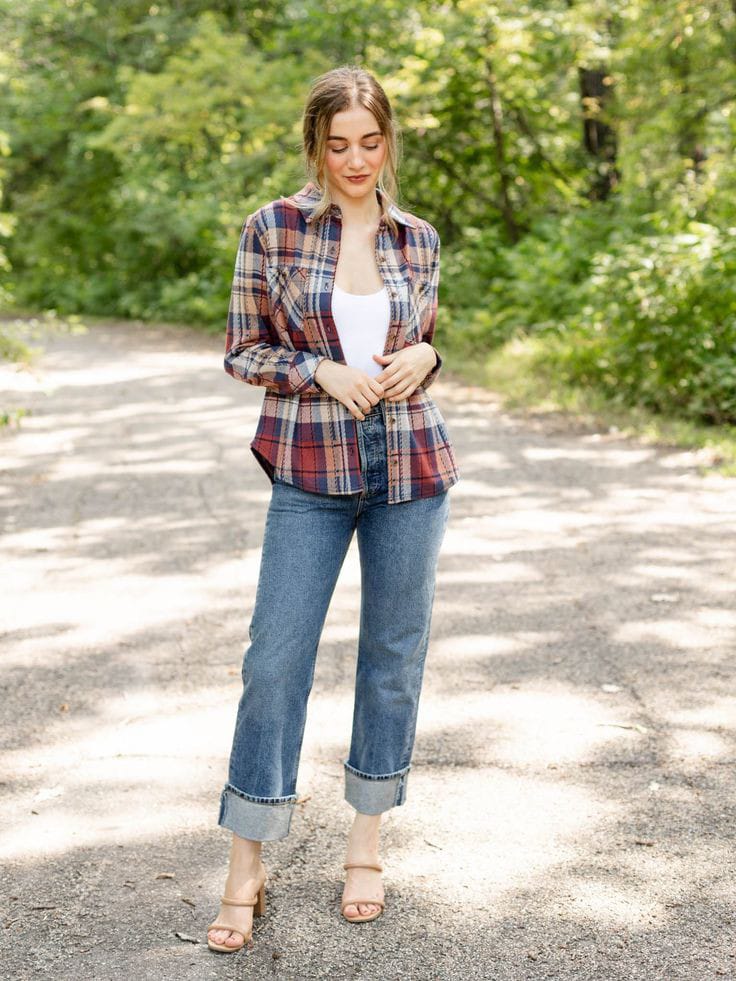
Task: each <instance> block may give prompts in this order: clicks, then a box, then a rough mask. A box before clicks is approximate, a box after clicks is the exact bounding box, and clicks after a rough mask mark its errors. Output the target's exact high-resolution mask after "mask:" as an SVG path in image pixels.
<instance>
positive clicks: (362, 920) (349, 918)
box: [340, 862, 386, 923]
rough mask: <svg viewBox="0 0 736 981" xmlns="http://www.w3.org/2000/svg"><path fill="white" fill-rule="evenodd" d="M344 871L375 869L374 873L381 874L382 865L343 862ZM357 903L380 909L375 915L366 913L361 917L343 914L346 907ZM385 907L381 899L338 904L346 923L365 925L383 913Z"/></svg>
mask: <svg viewBox="0 0 736 981" xmlns="http://www.w3.org/2000/svg"><path fill="white" fill-rule="evenodd" d="M342 867H343V868H344V869H375V870H376V872H383V866H382V865H371V864H370V863H367V862H344V863H343V866H342ZM358 903H370V904H371V905H373V906H380V907H381V908H380V909H379V910H377V911H376V912H375V913H366V914H365V915H361V916H347V915H346V913H345V907H346V906H357V905H358ZM385 907H386V904H385V902H384V901H383V900H382V899H343V901H342V903H341V904H340V912H341V913H342V915H343V916H344V917H345V919H346V920H347V921H348V923H367V922H368V921H369V920H375V919H376V918H377V917H379V916H380V915H381V913H383V911H384V909H385Z"/></svg>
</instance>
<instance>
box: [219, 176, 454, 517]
mask: <svg viewBox="0 0 736 981" xmlns="http://www.w3.org/2000/svg"><path fill="white" fill-rule="evenodd" d="M377 193H378V194H380V190H377ZM319 197H320V194H319V190H318V189H317V188H316V186H315V185H314V183H312V182H311V181H310V182H309V183H307V184H306V185H305V186H304V187H303V188H302V189H301V190H300V191H297V192H296V193H295V194H293V195H291V196H290V197H282V198H279V199H277V200H275V201H271V202H270V203H268V204H266V205H264V206H263V207H261V208H259V209H258V210H257V211H255V212H253V213H252V214H250V215H248V216H247V217H246V219H245V221H244V222H243V226H242V230H241V235H240V242H239V245H238V252H237V257H236V261H235V272H234V276H233V283H232V293H231V297H230V307H229V311H228V317H227V338H226V345H225V370H226V371H227V372H228V374H230V375H232V376H233V378H236V379H238V380H240V381H243V382H246V383H248V384H251V385H260V386H263V387H264V388H265V389H266V392H265V394H264V398H263V403H262V407H261V414H260V418H259V420H258V425H257V427H256V432H255V435H254V437H253V439H252V441H251V444H250V449H251V451H252V452H253V454H254V456H255V458H256V460H257V461H258V462H259V464H260V465H261V466H262V467H263V469H264V470H265V472H266V473H267V475H268V476H269V478H270V479H271V481H273V479H274V476H277V477H278V478H279V479H281V480H284V481H286V482H287V483H291V484H294V485H296V486H297V487H300V488H302V489H303V490H307V491H313V492H316V493H320V494H355V493H359V492H360V491H362V490H364V484H363V478H362V475H361V465H360V463H361V462H360V453H359V448H358V436H357V431H356V427H357V421H356V419H355V418H354V417H353V416H352V415H351V414H350V412H349V411H348V409H347V408H346V407H345V406H344V405H343V404H342V403H341V402H339V401H338V400H337V399H336V398H334V397H333V396H331V395H329V394H328V393H327V392H326V391H324V389H322V388H321V387H320V386H319V385H318V384H317V382H316V381H315V379H314V373H315V371H316V369H317V366H318V365H319V363H320V362H321V361H322V360H324V359H325V358H330V359H332V360H333V361H337V362H339V363H341V364H346V361H345V357H344V353H343V350H342V347H341V345H340V339H339V336H338V332H337V328H336V326H335V322H334V320H333V318H332V312H331V299H332V286H333V283H334V276H335V268H336V266H337V257H338V252H339V249H340V232H341V227H342V226H341V211H340V208H339V206H338V205H337V204H332V205H331V206H330V209H329V211H328V212H327V213H325V214H324V215H323V216H322V217H321V218H320V219H319V220H315V219H313V216H312V212H313V210H314V207H315V205H316V203H317V202H318V201H319ZM391 214H392V216H393V217H394V218H395V219H396V221H397V223H398V228H399V232H398V235H392V233H391V230H390V228H389V226H388V225H387V223H386V220H385V218H381V221H380V224H379V228H378V231H377V234H376V260H377V262H378V268H379V270H380V273H381V277H382V279H383V282H384V285H385V286H386V287H387V289H388V293H389V298H390V304H391V318H390V325H389V329H388V335H387V338H386V344H385V348H384V351H383V353H384V354H390V353H392V352H393V351H398V350H400V349H401V348H403V347H405V346H407V345H409V344H417V343H419V342H420V341H426V342H427V343H429V344H431V343H432V339H433V335H434V327H435V320H436V317H437V290H438V285H439V273H440V241H439V235H438V233H437V230H436V229H435V228H434V227H433V226H432V225H430V224H429V222H427V221H424V220H422V219H420V218H416V217H415V216H413V215H411V214H409V213H408V212H405V211H401V210H400V209H399V208H397V207H395V206H393V205H392V206H391ZM434 350H435V354H436V357H437V361H436V364H435V366H434V368H432V370H431V371H429V372H428V374H427V375H426V377H425V378H424V379H423V381H422V383H421V384H420V385H419V386H418V387H417V388H416V389H415V390H414V392H413V393H412V394H411V395H410V396H409V397H408V398H406V399H401V400H399V401H397V402H391V401H388V400H384V406H385V410H386V423H387V425H386V439H387V459H388V503H389V504H398V503H399V502H401V501H410V500H414V499H415V498H419V497H431V496H433V495H435V494H439V493H441V492H442V491H444V490H446V489H447V488H448V487H450V486H451V485H452V484H454V483H456V482H457V481H458V480H459V472H458V467H457V463H456V460H455V455H454V452H453V447H452V444H451V441H450V437H449V435H448V432H447V427H446V424H445V420H444V418H443V417H442V414H441V412H440V410H439V408H438V407H437V405H436V404H435V402H434V400H433V399H432V398H431V396H430V395H428V394H427V391H426V389H427V388H428V387H429V385H431V384H432V382H433V381H434V380H435V379H436V378H437V375H438V374H439V371H440V368H441V365H442V359H441V357H440V355H439V352H438V351H437V350H436V348H435V349H434Z"/></svg>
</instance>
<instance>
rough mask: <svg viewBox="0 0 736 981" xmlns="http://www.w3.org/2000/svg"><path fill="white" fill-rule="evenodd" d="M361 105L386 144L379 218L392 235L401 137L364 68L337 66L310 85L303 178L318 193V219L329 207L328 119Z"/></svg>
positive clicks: (380, 177) (380, 176)
mask: <svg viewBox="0 0 736 981" xmlns="http://www.w3.org/2000/svg"><path fill="white" fill-rule="evenodd" d="M357 106H363V107H364V108H365V109H368V110H369V111H370V112H372V113H373V115H374V116H375V119H376V122H377V123H378V128H379V129H380V130H381V133H382V134H383V137H384V139H385V141H386V158H385V160H384V162H383V165H382V167H381V170H380V171H379V174H378V188H379V189H380V191H381V194H380V201H381V210H382V212H383V216H384V217H385V219H386V222H387V223H388V225H389V227H390V228H391V230H392V232H393V233H394V234H395V233H396V231H397V225H396V222H395V221H394V219H393V218H392V217H391V215H389V213H388V209H389V207H390V206H391V205H392V204H393V205H395V206H396V207H398V204H397V200H396V199H397V197H398V177H397V172H398V166H399V156H400V152H401V134H400V131H399V127H398V124H397V122H396V119H395V117H394V114H393V110H392V109H391V103H390V102H389V101H388V96H387V95H386V93H385V92H384V90H383V88H382V87H381V85H380V84H379V82H378V81H377V80H376V79H375V78H374V76H373V75H371V73H370V72H368V71H366V70H365V69H364V68H359V67H358V66H357V65H340V67H338V68H333V69H332V70H331V71H328V72H325V73H324V74H323V75H320V76H318V78H316V79H315V80H314V82H313V83H312V88H311V90H310V92H309V95H308V97H307V103H306V106H305V108H304V116H303V121H302V129H303V143H302V151H303V153H304V157H305V164H306V170H307V176H308V178H309V179H310V180H312V181H314V183H315V184H316V185H317V187H318V188H319V189H320V190H321V191H322V198H321V200H320V201H319V202H318V204H317V207H316V208H315V211H314V217H315V218H319V217H321V216H322V215H323V214H324V213H325V212H326V211H327V210H328V208H329V207H330V205H331V204H332V200H331V198H330V192H329V188H328V186H327V181H326V180H324V179H323V171H324V162H325V155H326V152H327V137H328V136H329V135H330V125H331V123H332V117H333V116H334V115H335V113H336V112H341V111H343V110H345V109H353V108H355V107H357Z"/></svg>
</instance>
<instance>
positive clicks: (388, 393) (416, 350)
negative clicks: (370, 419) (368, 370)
mask: <svg viewBox="0 0 736 981" xmlns="http://www.w3.org/2000/svg"><path fill="white" fill-rule="evenodd" d="M373 359H374V361H377V362H378V363H379V364H383V365H386V368H385V369H384V370H383V371H382V372H381V373H380V374H379V375H376V377H375V378H374V379H373V380H374V381H377V382H380V383H381V385H383V389H384V396H385V398H386V399H388V401H389V402H399V401H400V400H401V399H406V398H409V396H410V395H411V393H412V392H413V391H414V389H415V388H417V386H418V385H419V383H420V382H421V381H422V379H424V378H426V377H427V374H428V373H429V372H430V371H431V370H432V368H434V366H435V364H436V363H437V355H436V354H435V352H434V348H433V347H432V345H431V344H427V342H426V341H420V343H419V344H410V345H409V346H408V347H402V349H401V350H400V351H394V352H393V354H374V355H373Z"/></svg>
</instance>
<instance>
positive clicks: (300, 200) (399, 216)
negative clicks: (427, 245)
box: [286, 181, 416, 228]
mask: <svg viewBox="0 0 736 981" xmlns="http://www.w3.org/2000/svg"><path fill="white" fill-rule="evenodd" d="M376 194H377V195H378V196H379V198H381V197H382V196H383V192H382V191H381V188H380V187H376ZM321 198H322V193H321V191H320V190H319V188H318V187H317V185H316V184H315V183H314V181H308V182H307V183H306V184H305V185H304V187H302V188H300V189H299V190H298V191H297V192H296V193H295V194H292V195H290V196H289V197H288V198H286V200H287V201H289V202H290V203H291V204H293V205H294V207H295V208H299V210H300V211H301V212H302V213H303V214H304V216H305V218H306V220H307V222H311V220H312V217H313V212H314V210H315V208H316V207H317V204H318V203H319V201H320V200H321ZM329 213H331V214H335V215H339V214H340V207H339V205H337V204H332V205H331V206H330V208H329ZM388 213H389V214H390V215H391V217H392V218H395V219H396V221H398V222H401V224H402V225H408V226H409V228H416V222H415V221H414V219H413V218H412V217H411V216H410V215H409V214H408V213H407V212H405V211H402V210H401V209H400V208H397V207H396V205H394V204H390V205H389V208H388Z"/></svg>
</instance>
